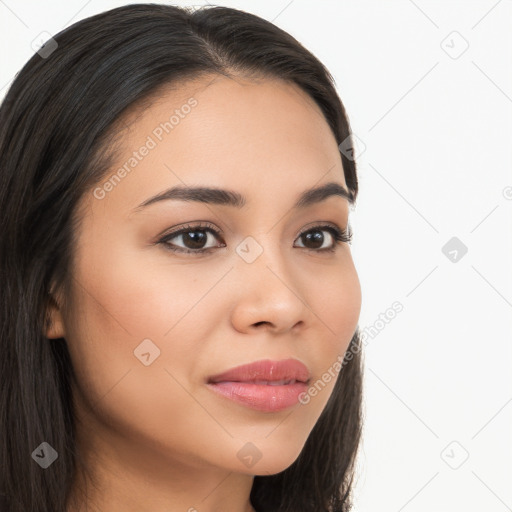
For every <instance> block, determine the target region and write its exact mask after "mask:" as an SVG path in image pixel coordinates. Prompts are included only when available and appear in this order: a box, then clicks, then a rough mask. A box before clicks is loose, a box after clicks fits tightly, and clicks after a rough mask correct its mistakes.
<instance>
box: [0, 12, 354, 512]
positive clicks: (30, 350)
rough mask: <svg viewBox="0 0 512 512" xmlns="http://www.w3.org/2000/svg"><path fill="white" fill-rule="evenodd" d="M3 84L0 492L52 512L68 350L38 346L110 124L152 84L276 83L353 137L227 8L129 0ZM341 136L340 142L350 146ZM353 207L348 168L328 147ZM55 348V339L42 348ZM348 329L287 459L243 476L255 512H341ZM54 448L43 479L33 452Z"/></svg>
mask: <svg viewBox="0 0 512 512" xmlns="http://www.w3.org/2000/svg"><path fill="white" fill-rule="evenodd" d="M54 41H55V42H50V43H48V44H47V45H46V46H45V47H44V48H43V49H42V50H41V51H40V52H39V53H35V54H34V55H33V56H32V57H31V59H30V60H29V61H28V62H27V63H26V64H25V66H24V67H23V68H22V69H21V71H20V72H19V73H18V75H17V76H16V78H15V80H14V81H13V83H12V85H11V87H10V89H9V91H8V92H7V95H6V96H5V98H4V100H3V102H2V105H1V107H0V226H1V229H0V279H1V281H0V290H1V292H2V300H1V306H0V348H1V357H0V376H1V377H0V379H1V385H0V429H1V430H0V464H1V466H0V491H1V493H2V494H3V500H4V508H2V510H8V511H9V512H27V511H30V512H36V511H37V512H65V510H66V505H67V500H68V498H69V495H70V490H71V488H72V478H73V475H74V474H75V472H76V468H77V467H78V463H77V462H78V461H79V457H80V454H79V453H78V451H77V450H76V447H75V432H76V431H75V422H74V414H73V407H72V394H71V382H72V379H73V378H74V373H73V367H72V363H71V359H70V356H69V353H68V350H67V346H66V343H65V340H63V341H64V342H63V343H53V342H50V341H49V340H48V339H47V338H46V337H45V336H44V332H45V326H46V312H47V308H48V305H49V300H52V299H51V297H50V296H49V295H48V290H49V288H50V284H51V283H53V282H55V283H56V285H57V286H58V287H60V286H61V285H62V286H63V287H64V290H69V289H70V280H71V278H70V276H71V275H72V272H71V270H72V269H71V268H70V265H71V263H72V259H71V256H72V251H73V247H74V246H75V243H76V239H75V236H76V233H77V226H78V222H79V219H78V212H77V208H76V206H77V203H78V202H79V200H80V198H81V197H82V196H83V194H85V193H86V192H88V191H90V190H91V187H93V186H94V184H97V183H99V182H101V181H102V178H103V177H104V176H105V173H106V171H107V170H108V168H109V166H110V164H111V160H110V157H111V154H110V152H109V147H111V142H112V140H113V139H114V136H115V132H116V123H117V121H118V120H119V119H120V118H121V115H122V114H125V113H126V112H128V111H130V109H133V108H135V107H136V106H138V105H141V104H144V102H145V101H148V100H149V99H150V98H151V97H153V96H154V95H155V94H158V91H159V90H160V88H161V87H162V88H163V87H165V86H167V85H171V84H175V85H177V86H178V85H179V84H180V82H182V81H184V80H188V79H190V78H197V77H200V76H202V75H203V74H204V75H207V74H208V75H209V74H220V75H223V76H226V77H237V76H243V77H248V78H251V77H258V78H266V77H269V78H279V79H282V80H286V81H288V82H291V83H294V84H297V85H298V86H299V87H300V88H302V90H304V91H305V92H306V93H307V94H308V95H309V96H310V97H311V98H312V99H313V100H314V101H315V102H316V103H317V104H318V106H319V107H320V109H321V111H322V112H323V114H324V116H325V119H326V120H327V122H328V124H329V126H330V127H331V129H332V132H333V134H334V136H335V138H336V140H337V142H338V144H340V143H341V142H343V141H344V140H346V139H347V137H350V127H349V122H348V118H347V115H346V113H345V109H344V107H343V105H342V103H341V101H340V99H339V97H338V95H337V93H336V90H335V85H334V80H333V78H332V76H331V75H330V73H329V72H328V71H327V69H326V68H325V67H324V66H323V65H322V63H321V62H320V61H319V60H318V59H317V58H316V57H315V56H313V55H312V54H311V53H310V52H309V51H308V50H306V49H305V48H304V47H303V46H302V45H301V44H300V43H299V42H298V41H297V40H296V39H294V38H293V37H292V36H290V35H289V34H288V33H286V32H284V31H283V30H281V29H279V28H278V27H276V26H275V25H273V24H272V23H270V22H269V21H266V20H264V19H262V18H260V17H258V16H255V15H252V14H249V13H246V12H243V11H240V10H235V9H231V8H227V7H206V8H202V9H199V10H193V9H188V8H178V7H174V6H169V5H158V4H135V5H127V6H124V7H120V8H116V9H113V10H110V11H107V12H104V13H101V14H98V15H95V16H92V17H90V18H87V19H84V20H82V21H80V22H78V23H75V24H74V25H72V26H70V27H68V28H66V29H65V30H63V31H61V32H60V33H58V34H56V35H55V36H54ZM347 140H350V139H347ZM340 158H341V160H342V165H343V169H344V173H345V180H346V183H347V186H348V188H349V190H350V191H351V192H352V194H353V197H354V199H355V198H356V197H357V192H358V181H357V175H356V165H355V162H354V161H353V159H351V158H347V156H346V155H345V153H344V152H340ZM52 341H54V340H52ZM361 348H362V347H361V338H360V334H359V328H358V329H357V330H356V332H355V334H354V336H353V338H352V340H351V342H350V345H349V348H348V351H347V354H348V353H350V354H351V356H352V357H351V358H350V360H346V361H344V362H343V368H342V370H341V372H340V374H339V377H338V379H337V381H336V384H335V387H334V390H333V393H332V395H331V397H330V399H329V401H328V403H327V405H326V407H325V409H324V411H323V413H322V414H321V416H320V418H319V420H318V422H317V423H316V425H315V427H314V428H313V431H312V432H311V434H310V436H309V437H308V439H307V441H306V444H305V446H304V448H303V450H302V451H301V453H300V455H299V457H298V458H297V459H296V461H295V462H294V463H293V464H291V466H289V467H288V468H287V469H286V470H284V471H282V472H281V473H279V474H275V475H266V476H256V477H255V479H254V484H253V488H252V492H251V502H252V504H253V506H254V507H255V508H256V509H257V510H258V511H261V512H274V511H275V512H278V511H279V512H317V511H330V512H334V511H337V512H341V511H348V510H350V508H351V506H352V504H351V501H352V487H353V483H354V482H353V479H354V472H355V460H356V454H357V451H358V446H359V444H360V439H361V427H362V367H363V364H362V358H361ZM43 441H46V442H48V443H49V444H50V445H51V446H52V447H53V448H54V449H55V450H56V451H57V453H58V454H59V459H58V463H54V464H52V465H51V466H50V467H49V468H47V469H46V470H42V469H41V467H40V466H39V465H38V464H36V463H35V462H34V460H32V457H31V454H32V452H33V451H34V449H35V448H36V447H38V446H39V445H40V444H41V442H43Z"/></svg>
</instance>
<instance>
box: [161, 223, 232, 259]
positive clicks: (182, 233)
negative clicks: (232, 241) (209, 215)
mask: <svg viewBox="0 0 512 512" xmlns="http://www.w3.org/2000/svg"><path fill="white" fill-rule="evenodd" d="M208 234H210V235H213V237H214V238H217V237H219V236H221V233H220V232H219V231H218V230H217V229H215V228H214V227H212V226H211V225H210V224H196V225H193V226H192V225H186V226H183V227H182V228H180V229H179V230H177V231H173V232H172V233H169V234H167V235H165V236H164V237H163V238H162V239H161V240H159V241H158V243H162V244H164V246H165V247H166V248H167V249H169V250H170V251H174V252H184V253H202V252H209V251H210V250H211V249H212V248H213V247H208V246H206V247H205V244H206V242H207V241H208V238H212V237H211V236H210V237H208ZM175 238H176V239H179V238H181V241H182V243H183V244H185V247H181V246H176V244H175V243H172V244H171V243H169V240H173V239H175ZM225 246H226V245H225V244H224V245H221V247H225Z"/></svg>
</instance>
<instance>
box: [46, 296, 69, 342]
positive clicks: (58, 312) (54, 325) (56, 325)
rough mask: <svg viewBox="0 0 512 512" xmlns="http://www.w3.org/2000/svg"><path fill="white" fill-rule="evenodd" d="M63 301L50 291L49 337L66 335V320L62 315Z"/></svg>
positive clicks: (47, 329)
mask: <svg viewBox="0 0 512 512" xmlns="http://www.w3.org/2000/svg"><path fill="white" fill-rule="evenodd" d="M61 304H62V301H59V300H58V299H56V298H55V297H54V294H53V293H51V292H50V293H48V305H47V309H46V322H45V336H46V337H47V338H49V339H57V338H64V337H65V334H66V333H65V330H64V321H63V315H62V307H61Z"/></svg>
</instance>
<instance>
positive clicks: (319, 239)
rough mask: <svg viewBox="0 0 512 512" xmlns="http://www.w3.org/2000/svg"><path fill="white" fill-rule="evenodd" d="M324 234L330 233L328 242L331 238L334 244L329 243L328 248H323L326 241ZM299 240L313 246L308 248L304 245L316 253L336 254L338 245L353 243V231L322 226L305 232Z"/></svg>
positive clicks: (332, 226)
mask: <svg viewBox="0 0 512 512" xmlns="http://www.w3.org/2000/svg"><path fill="white" fill-rule="evenodd" d="M323 232H327V233H329V237H327V241H329V238H331V239H332V242H331V243H329V244H328V245H327V247H322V246H323V245H324V242H325V241H326V237H325V236H324V235H323V234H322V233H323ZM298 240H301V241H305V243H306V244H310V245H313V247H306V246H304V245H303V247H304V248H306V249H310V250H313V251H316V252H325V251H328V252H334V251H335V250H336V246H337V245H338V244H340V243H342V242H345V243H351V242H352V231H351V230H350V228H349V229H347V230H342V229H339V228H338V227H337V226H335V225H321V226H315V227H313V228H310V229H308V230H307V231H303V232H302V233H301V234H300V235H299V236H298ZM303 243H304V242H303Z"/></svg>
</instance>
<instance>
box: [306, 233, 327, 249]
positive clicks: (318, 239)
mask: <svg viewBox="0 0 512 512" xmlns="http://www.w3.org/2000/svg"><path fill="white" fill-rule="evenodd" d="M302 237H303V243H304V239H307V240H309V241H310V242H311V241H312V242H313V249H317V248H318V247H322V245H323V243H324V235H323V234H322V231H319V230H316V231H310V232H309V233H305V234H304V235H302ZM304 245H306V244H305V243H304Z"/></svg>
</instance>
